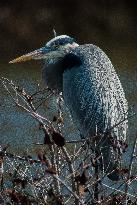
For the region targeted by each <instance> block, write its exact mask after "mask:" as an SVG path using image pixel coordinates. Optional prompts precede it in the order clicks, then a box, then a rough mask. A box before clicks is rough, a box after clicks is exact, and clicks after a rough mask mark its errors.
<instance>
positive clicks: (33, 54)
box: [9, 47, 49, 63]
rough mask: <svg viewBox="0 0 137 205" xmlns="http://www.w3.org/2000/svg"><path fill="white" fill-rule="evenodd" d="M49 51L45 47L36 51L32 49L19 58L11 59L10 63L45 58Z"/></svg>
mask: <svg viewBox="0 0 137 205" xmlns="http://www.w3.org/2000/svg"><path fill="white" fill-rule="evenodd" d="M48 52H49V51H48V50H46V49H45V47H42V48H40V49H37V50H35V51H32V52H30V53H27V54H25V55H22V56H20V57H18V58H15V59H14V60H11V61H10V62H9V63H19V62H25V61H29V60H33V59H34V60H37V59H43V58H45V56H46V54H47V53H48Z"/></svg>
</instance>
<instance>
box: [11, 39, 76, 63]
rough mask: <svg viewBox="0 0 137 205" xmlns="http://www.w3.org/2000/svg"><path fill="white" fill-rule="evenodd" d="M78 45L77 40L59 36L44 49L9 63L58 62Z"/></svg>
mask: <svg viewBox="0 0 137 205" xmlns="http://www.w3.org/2000/svg"><path fill="white" fill-rule="evenodd" d="M77 46H78V44H77V43H76V42H75V40H74V39H73V38H71V37H69V36H67V35H61V36H57V37H55V38H53V39H51V40H50V41H48V42H47V43H46V45H45V46H44V47H41V48H39V49H37V50H34V51H32V52H30V53H27V54H25V55H22V56H20V57H18V58H16V59H14V60H12V61H10V62H9V63H18V62H23V61H29V60H33V59H34V60H39V59H45V60H49V61H51V60H52V61H56V60H58V59H59V58H62V57H64V56H65V55H66V54H67V53H69V52H70V51H71V50H72V49H73V48H75V47H77Z"/></svg>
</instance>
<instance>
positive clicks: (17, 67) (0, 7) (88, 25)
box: [0, 0, 137, 152]
mask: <svg viewBox="0 0 137 205" xmlns="http://www.w3.org/2000/svg"><path fill="white" fill-rule="evenodd" d="M53 28H54V29H55V30H56V32H57V35H61V34H67V35H70V36H72V37H74V38H75V39H76V40H77V42H78V43H80V44H84V43H93V44H96V45H98V46H99V47H100V48H102V49H103V50H104V51H105V52H106V54H107V55H108V56H109V58H110V59H111V61H112V63H113V65H114V67H115V69H116V72H117V73H118V75H119V78H120V81H121V83H122V86H123V88H124V91H125V94H126V98H127V100H128V103H129V108H132V107H133V110H135V113H137V0H136V1H135V0H89V1H87V0H84V1H82V0H81V1H80V0H56V1H55V0H37V1H36V0H22V1H21V0H0V76H4V77H7V78H8V79H10V80H13V82H15V83H16V85H19V86H21V87H23V88H25V89H26V90H27V91H28V92H30V93H34V92H35V91H36V89H37V84H41V83H42V82H41V62H39V61H34V62H33V61H30V62H26V63H20V64H8V62H9V61H10V60H11V59H14V58H15V57H17V56H20V55H22V54H24V53H27V52H30V51H32V50H34V49H36V48H39V47H41V46H43V45H44V44H45V43H46V42H47V41H48V40H50V39H51V38H52V37H53ZM52 104H53V103H52ZM50 107H51V105H50ZM44 109H45V110H46V108H44ZM45 110H44V112H43V114H44V115H47V116H49V111H48V113H46V112H45ZM53 110H54V109H53ZM51 113H52V115H53V111H52V112H51ZM66 122H67V123H66V127H68V128H67V129H68V131H66V133H68V134H65V137H67V136H69V138H70V136H74V135H75V134H74V133H73V134H70V133H71V131H70V130H73V129H72V128H71V126H70V125H69V123H68V122H69V120H66ZM35 123H36V122H34V120H32V118H30V117H28V115H27V114H26V113H24V112H21V111H19V109H17V108H16V107H15V106H14V105H13V103H12V102H11V99H10V97H9V96H7V93H6V92H5V89H4V88H3V86H2V84H0V136H1V137H0V144H4V143H5V144H7V143H9V144H11V145H12V146H11V147H12V148H14V147H15V150H17V149H19V152H20V151H21V149H22V150H23V151H24V150H26V149H27V148H28V149H29V150H31V148H32V149H33V148H34V145H33V144H32V142H33V141H35V140H36V141H37V139H38V141H39V140H40V139H42V140H43V136H42V133H40V132H39V130H38V126H35ZM136 125H137V115H135V117H134V118H132V119H130V120H129V140H130V141H132V139H133V138H134V136H136V133H137V131H136V127H137V126H136ZM40 136H41V138H40ZM24 147H25V149H24Z"/></svg>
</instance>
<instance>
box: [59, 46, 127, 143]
mask: <svg viewBox="0 0 137 205" xmlns="http://www.w3.org/2000/svg"><path fill="white" fill-rule="evenodd" d="M72 53H73V54H74V55H76V56H78V57H79V58H80V59H81V62H82V64H81V66H79V67H77V66H75V67H73V68H71V69H68V70H66V71H65V72H64V74H63V96H64V101H65V103H66V104H67V106H68V108H69V110H70V112H71V115H72V118H73V121H74V122H75V123H76V125H77V127H78V129H79V130H80V131H81V133H82V134H83V135H84V136H85V137H87V136H91V135H94V134H95V133H96V132H97V133H103V132H105V131H107V130H108V129H110V128H111V127H115V125H116V124H117V123H119V122H121V121H123V120H124V118H126V117H127V112H128V104H127V101H126V99H125V94H124V91H123V88H122V85H121V83H120V80H119V78H118V76H117V74H116V72H115V70H114V67H113V65H112V63H111V61H110V60H109V58H108V57H107V55H106V54H105V53H104V52H103V51H102V50H101V49H100V48H98V47H97V46H95V45H92V44H90V45H82V46H78V47H77V48H75V49H74V50H73V51H72ZM126 130H127V120H125V121H124V122H122V123H120V124H119V125H118V126H116V127H115V128H114V129H113V133H114V134H115V135H116V136H117V139H122V140H125V138H126Z"/></svg>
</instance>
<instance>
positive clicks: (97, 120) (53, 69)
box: [10, 35, 128, 180]
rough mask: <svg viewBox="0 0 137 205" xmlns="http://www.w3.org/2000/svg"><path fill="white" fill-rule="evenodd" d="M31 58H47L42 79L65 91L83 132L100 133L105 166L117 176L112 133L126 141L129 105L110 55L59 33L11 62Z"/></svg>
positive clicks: (86, 134)
mask: <svg viewBox="0 0 137 205" xmlns="http://www.w3.org/2000/svg"><path fill="white" fill-rule="evenodd" d="M31 59H35V60H37V59H44V62H45V64H44V68H43V70H42V76H43V79H44V81H45V83H46V85H47V86H48V87H49V88H51V89H53V90H57V91H58V92H63V98H64V101H65V103H66V105H67V106H68V108H69V110H70V113H71V116H72V119H73V121H74V122H75V124H76V126H77V128H78V129H79V130H80V132H81V134H82V135H83V136H84V137H85V138H87V137H92V136H95V135H99V136H101V139H100V143H99V146H98V148H99V149H100V150H101V152H102V155H103V161H104V170H105V171H106V173H109V172H111V174H109V175H108V177H109V178H110V179H112V180H118V178H119V176H118V171H117V170H116V168H117V166H118V165H117V160H116V152H115V150H114V147H113V145H112V143H111V142H110V141H111V140H110V135H111V136H112V138H113V139H116V140H122V141H125V139H126V131H127V120H126V118H127V112H128V105H127V101H126V99H125V94H124V91H123V88H122V85H121V83H120V80H119V78H118V76H117V74H116V72H115V70H114V67H113V65H112V63H111V61H110V59H109V58H108V57H107V55H106V54H105V53H104V52H103V51H102V50H101V49H100V48H99V47H97V46H95V45H93V44H85V45H78V44H77V43H76V41H75V40H74V39H73V38H71V37H69V36H66V35H61V36H57V37H55V38H53V39H51V40H50V41H49V42H48V43H46V45H45V46H44V47H42V48H40V49H37V50H35V51H33V52H31V53H28V54H26V55H23V56H21V57H19V58H16V59H14V60H13V61H10V63H16V62H20V61H27V60H31ZM124 119H125V120H124ZM120 122H121V123H120ZM116 125H117V126H116Z"/></svg>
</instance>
